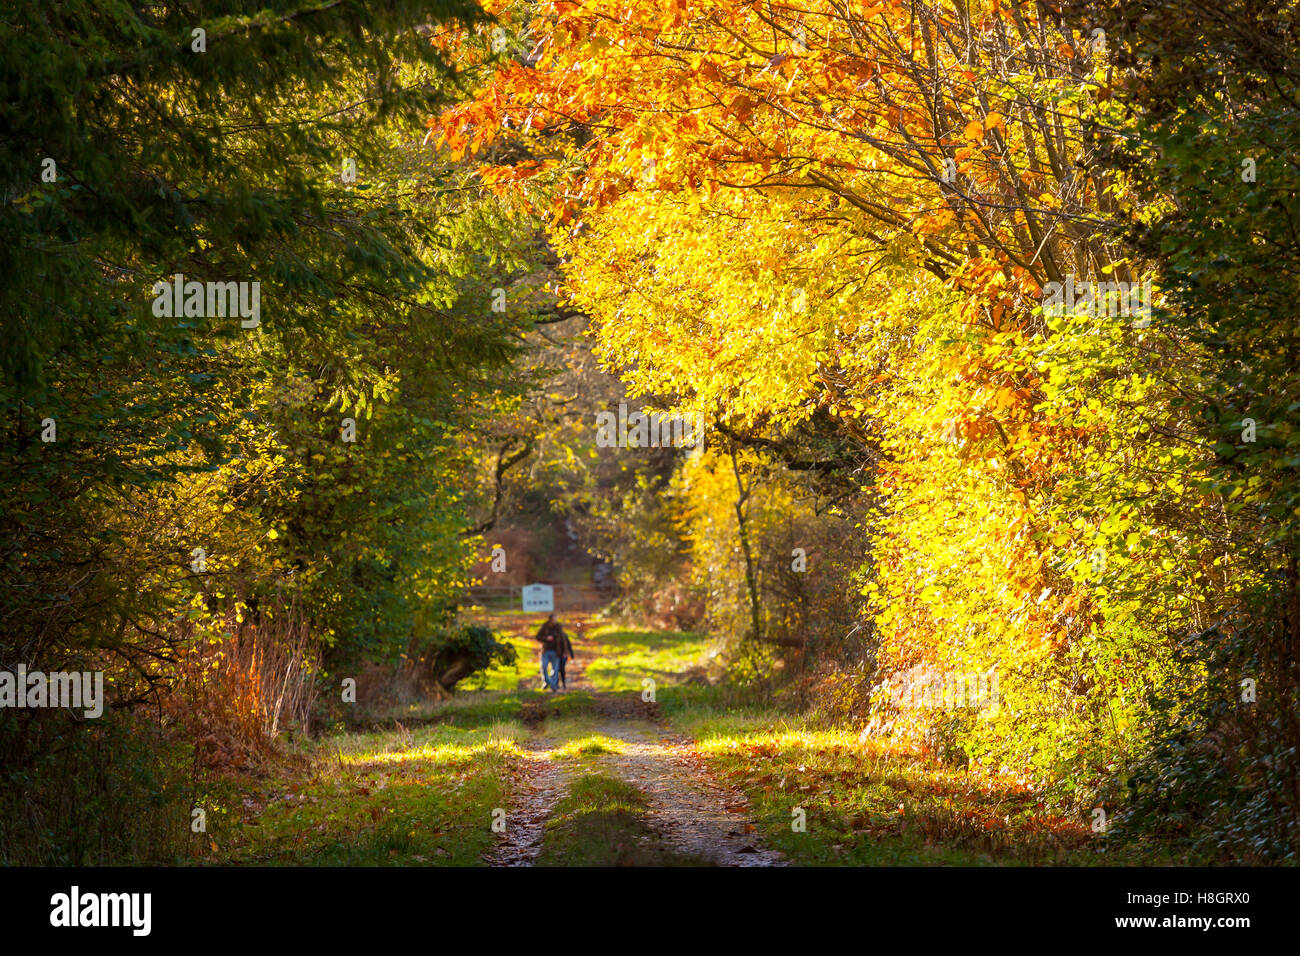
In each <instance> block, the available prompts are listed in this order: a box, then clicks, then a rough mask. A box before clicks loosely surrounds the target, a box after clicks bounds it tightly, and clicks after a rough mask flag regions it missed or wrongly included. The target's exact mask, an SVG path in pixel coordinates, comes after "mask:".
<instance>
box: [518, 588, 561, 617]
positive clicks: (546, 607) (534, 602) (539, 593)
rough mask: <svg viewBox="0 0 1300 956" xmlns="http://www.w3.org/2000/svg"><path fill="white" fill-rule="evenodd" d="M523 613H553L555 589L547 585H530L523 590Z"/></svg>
mask: <svg viewBox="0 0 1300 956" xmlns="http://www.w3.org/2000/svg"><path fill="white" fill-rule="evenodd" d="M524 610H525V611H554V610H555V589H554V588H553V587H551V586H550V585H549V584H530V585H528V586H527V587H525V588H524Z"/></svg>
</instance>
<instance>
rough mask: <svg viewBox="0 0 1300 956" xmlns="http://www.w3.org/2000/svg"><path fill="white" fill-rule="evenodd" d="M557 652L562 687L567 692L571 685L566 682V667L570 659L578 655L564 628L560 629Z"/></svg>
mask: <svg viewBox="0 0 1300 956" xmlns="http://www.w3.org/2000/svg"><path fill="white" fill-rule="evenodd" d="M556 627H559V625H558V624H557V625H556ZM555 651H556V653H557V654H559V655H560V686H561V687H563V688H564V689H565V690H568V689H569V685H568V683H567V681H566V680H565V676H564V665H565V664H566V663H568V660H569V658H570V657H577V656H578V655H577V653H576V652H575V651H574V650H573V642H572V641H571V640H569V635H568V634H565V633H564V628H562V627H561V628H560V636H559V638H558V640H557V641H556V648H555Z"/></svg>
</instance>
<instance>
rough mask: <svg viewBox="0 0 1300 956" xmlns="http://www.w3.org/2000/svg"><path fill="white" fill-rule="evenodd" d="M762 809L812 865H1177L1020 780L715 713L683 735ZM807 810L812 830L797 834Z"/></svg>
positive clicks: (777, 718) (809, 726) (852, 738)
mask: <svg viewBox="0 0 1300 956" xmlns="http://www.w3.org/2000/svg"><path fill="white" fill-rule="evenodd" d="M676 726H678V727H679V729H685V730H687V731H688V732H690V733H692V734H693V736H694V737H695V738H696V740H697V742H698V747H699V750H700V752H701V754H702V755H703V756H704V758H705V760H706V762H707V763H708V765H709V767H710V769H711V770H712V771H713V772H714V773H715V774H717V775H718V776H719V777H720V778H721V779H722V780H724V781H725V782H727V783H729V784H731V785H732V786H735V787H737V788H738V789H740V790H741V791H743V792H744V793H745V794H746V795H747V796H748V797H749V799H750V803H751V806H752V808H753V814H754V819H755V823H756V824H757V825H758V827H759V830H760V832H761V833H762V835H763V837H764V840H765V842H766V843H767V845H768V846H771V847H773V848H774V849H778V850H781V851H782V852H783V853H785V854H786V855H787V856H788V857H789V858H790V860H791V861H792V862H793V863H796V864H801V865H822V866H825V865H849V866H897V865H904V866H927V865H929V866H934V865H959V866H990V865H997V866H1009V865H1010V866H1015V865H1044V864H1061V865H1085V866H1087V865H1092V866H1099V865H1106V866H1110V865H1123V864H1148V865H1151V864H1160V863H1170V862H1174V861H1173V860H1172V859H1168V858H1165V857H1164V855H1163V854H1160V853H1154V852H1147V851H1141V850H1135V849H1128V850H1125V851H1122V852H1121V851H1117V850H1116V849H1114V848H1112V847H1109V846H1107V845H1106V844H1105V843H1103V842H1101V841H1100V840H1099V839H1098V838H1096V837H1094V836H1093V834H1092V833H1091V832H1090V830H1089V828H1088V827H1087V826H1085V825H1084V823H1083V822H1082V821H1079V820H1076V819H1072V818H1068V817H1065V816H1062V815H1061V814H1059V813H1057V812H1054V811H1053V810H1052V809H1051V808H1050V807H1048V806H1046V805H1045V803H1044V801H1043V800H1042V799H1041V796H1040V794H1038V793H1037V792H1036V791H1034V790H1032V789H1030V788H1029V787H1027V786H1025V785H1023V784H1021V783H1019V782H1017V781H1015V780H1010V779H997V778H989V777H986V776H977V775H975V774H972V773H969V772H967V771H966V770H960V769H955V768H951V767H947V766H944V765H942V764H939V763H937V762H935V761H933V760H930V759H928V758H924V757H921V756H920V755H918V754H916V753H913V752H910V751H908V750H907V749H903V748H896V747H891V746H890V744H888V743H887V742H882V741H876V740H871V741H866V742H860V741H859V740H858V739H857V737H856V735H854V734H853V733H852V732H850V731H849V730H846V729H833V728H827V727H823V726H819V725H818V724H816V723H815V722H813V721H806V720H803V719H801V718H799V717H794V716H791V715H782V714H778V713H771V714H768V715H766V716H764V715H763V714H761V713H757V712H748V713H740V714H730V715H719V714H716V713H712V714H710V713H706V714H699V715H694V717H693V718H691V717H688V718H687V719H683V720H681V721H680V722H678V723H677V725H676ZM796 810H802V811H803V814H802V819H803V822H804V825H805V829H804V830H803V831H802V832H800V831H799V830H796V828H795V823H796V820H797V815H796V813H795V811H796Z"/></svg>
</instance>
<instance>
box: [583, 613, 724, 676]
mask: <svg viewBox="0 0 1300 956" xmlns="http://www.w3.org/2000/svg"><path fill="white" fill-rule="evenodd" d="M575 650H577V652H578V654H579V655H581V657H582V659H583V662H584V665H585V667H586V674H587V679H588V680H590V681H591V683H592V685H593V686H594V687H595V688H596V689H597V690H601V691H611V692H617V691H629V690H634V691H638V692H639V691H640V690H641V689H642V686H643V685H642V681H643V680H645V679H647V678H648V679H650V680H653V681H654V682H655V684H656V688H658V687H662V686H666V685H669V684H672V683H675V682H677V681H679V680H680V679H681V674H682V673H683V672H684V671H688V670H690V669H692V668H696V667H705V666H707V665H708V664H709V663H710V661H711V657H710V654H711V653H712V651H713V640H712V638H710V637H709V636H708V635H707V634H698V633H694V632H687V631H683V632H676V631H645V630H629V629H626V628H620V627H617V626H613V625H608V626H605V627H601V628H597V629H596V630H594V631H591V632H588V634H587V636H586V639H585V640H583V641H582V642H581V643H580V644H579V643H576V642H575Z"/></svg>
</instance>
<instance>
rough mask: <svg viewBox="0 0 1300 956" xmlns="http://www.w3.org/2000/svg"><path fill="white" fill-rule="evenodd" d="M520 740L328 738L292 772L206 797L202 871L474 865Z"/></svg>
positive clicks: (443, 729) (475, 733)
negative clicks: (220, 867)
mask: <svg viewBox="0 0 1300 956" xmlns="http://www.w3.org/2000/svg"><path fill="white" fill-rule="evenodd" d="M523 734H524V729H523V727H522V726H521V725H519V724H516V723H505V724H502V723H495V724H490V725H486V724H485V725H483V726H478V727H470V728H458V727H452V726H446V725H440V726H427V727H422V728H418V729H415V730H413V731H410V732H408V733H406V734H403V733H400V732H395V731H388V732H381V733H366V734H344V735H341V736H335V737H330V738H327V739H326V740H324V741H322V742H321V743H320V744H319V745H318V746H317V748H316V749H315V751H314V752H311V753H309V754H306V755H304V756H305V757H306V760H307V767H306V769H304V770H303V771H302V772H300V773H298V774H296V775H291V776H289V777H287V778H284V779H280V780H277V781H274V782H271V783H269V784H263V785H262V786H261V787H260V788H255V789H250V788H247V787H245V788H243V789H241V790H240V791H239V792H238V793H235V792H233V791H232V792H228V793H226V794H225V800H224V801H223V799H222V796H221V795H214V796H213V799H212V800H211V801H210V803H211V804H212V806H211V807H210V809H209V813H208V820H209V828H208V831H209V835H210V839H211V842H210V848H212V853H211V856H210V857H208V858H207V859H206V860H205V861H204V862H209V863H222V864H242V865H248V864H266V865H280V866H283V865H305V866H384V865H397V866H419V865H444V866H472V865H478V864H479V863H481V860H480V856H481V854H482V853H483V852H484V851H485V850H487V849H488V848H489V846H491V844H492V841H493V837H492V832H491V822H492V810H493V809H494V808H496V807H505V806H507V801H508V776H507V769H508V759H509V758H510V756H511V755H513V754H515V753H517V750H516V747H515V741H516V740H517V739H519V738H520V737H521V736H522V735H523Z"/></svg>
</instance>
